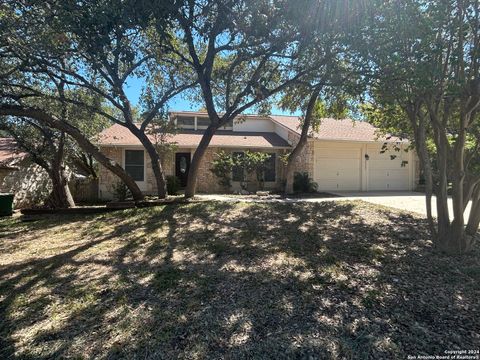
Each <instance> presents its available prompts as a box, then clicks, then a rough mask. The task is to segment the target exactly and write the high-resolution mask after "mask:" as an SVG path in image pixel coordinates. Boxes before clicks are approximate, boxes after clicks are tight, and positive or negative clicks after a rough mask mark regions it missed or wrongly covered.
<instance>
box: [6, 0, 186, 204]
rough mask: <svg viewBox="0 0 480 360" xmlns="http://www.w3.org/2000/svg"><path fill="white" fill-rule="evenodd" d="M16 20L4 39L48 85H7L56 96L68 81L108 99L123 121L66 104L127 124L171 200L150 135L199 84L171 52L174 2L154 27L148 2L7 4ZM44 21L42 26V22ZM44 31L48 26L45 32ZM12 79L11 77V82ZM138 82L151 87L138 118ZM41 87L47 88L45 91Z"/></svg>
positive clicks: (165, 4) (160, 10)
mask: <svg viewBox="0 0 480 360" xmlns="http://www.w3.org/2000/svg"><path fill="white" fill-rule="evenodd" d="M7 4H8V5H9V8H7V9H8V10H9V13H10V15H11V16H12V18H13V19H15V21H13V22H12V23H11V24H10V26H9V27H8V28H7V29H4V31H5V34H3V36H2V41H3V44H2V45H3V46H4V48H5V49H6V50H5V51H6V52H8V56H10V57H13V58H14V59H15V61H16V62H17V63H18V64H20V67H19V69H18V71H22V72H23V73H25V74H26V76H25V77H22V80H24V79H25V78H33V79H35V80H36V81H37V82H38V83H39V84H40V85H41V86H37V87H35V88H31V87H30V86H28V85H27V84H25V83H18V82H16V83H12V82H10V81H8V80H11V77H4V83H2V85H9V86H15V87H16V88H17V90H19V89H22V90H23V91H29V92H32V91H35V92H36V94H37V95H38V96H39V97H42V96H52V94H51V93H48V92H47V93H45V92H44V89H49V88H51V87H52V86H54V84H55V82H62V83H63V84H65V86H66V87H68V88H69V89H87V90H89V91H92V92H94V93H95V94H96V96H98V97H101V98H102V99H103V100H104V101H105V102H108V103H109V104H110V105H111V106H112V107H113V108H114V109H116V110H117V111H116V113H114V114H119V116H115V115H114V114H112V113H108V112H105V111H103V110H101V109H99V108H91V107H90V106H89V104H86V103H84V102H83V101H81V99H80V100H79V99H71V98H69V97H68V96H66V97H65V98H64V99H63V100H64V101H67V102H70V103H74V104H76V105H77V106H84V107H85V108H87V109H90V110H93V111H95V112H97V114H98V115H101V116H104V117H105V118H107V119H109V120H110V121H111V122H112V123H115V124H119V125H121V126H124V127H126V128H127V129H128V130H129V131H130V132H132V134H134V135H135V136H136V137H137V138H138V139H139V141H140V142H141V143H142V145H143V146H144V147H145V149H146V151H147V153H148V155H149V157H150V158H151V166H152V170H153V173H154V175H155V179H156V185H157V190H158V196H159V197H165V196H166V184H165V177H164V173H163V169H162V166H161V162H160V155H159V153H158V152H157V151H156V148H155V146H154V144H153V143H152V141H151V139H150V137H149V136H148V133H147V132H148V128H149V126H150V125H151V123H152V121H154V120H155V119H156V118H157V117H158V116H159V111H160V110H161V109H162V108H163V107H165V106H166V104H167V102H168V101H169V100H170V99H171V98H172V97H174V96H176V95H178V94H180V93H181V92H182V91H184V90H186V89H188V88H190V87H192V86H193V85H194V82H192V81H191V76H189V75H188V73H187V72H186V71H184V70H185V69H184V68H183V66H182V64H181V62H179V61H177V59H176V58H175V57H172V56H171V55H170V54H167V53H166V52H165V48H164V47H163V45H162V44H163V41H164V39H165V38H166V37H167V36H168V34H167V33H166V31H165V24H166V23H167V22H168V17H169V12H170V11H171V9H172V8H174V7H175V5H174V4H175V2H174V1H171V2H170V1H162V3H161V4H157V5H158V6H156V7H155V14H156V25H157V26H156V27H155V28H152V27H150V26H149V22H148V19H149V18H150V14H151V11H152V8H151V6H150V4H149V2H147V1H145V2H143V1H140V2H139V1H120V0H116V1H113V2H103V1H95V0H90V1H83V2H78V1H73V0H72V1H70V0H67V1H61V2H59V1H53V0H51V1H28V2H27V1H7ZM40 23H41V25H40ZM37 29H41V31H38V30H37ZM5 79H7V80H5ZM133 81H141V82H143V83H144V86H143V90H142V94H141V108H142V112H141V113H140V115H139V116H137V115H136V112H135V110H134V106H133V104H132V99H131V98H130V97H129V96H128V93H127V91H126V88H127V87H128V86H129V84H130V83H131V82H133ZM39 89H40V90H39Z"/></svg>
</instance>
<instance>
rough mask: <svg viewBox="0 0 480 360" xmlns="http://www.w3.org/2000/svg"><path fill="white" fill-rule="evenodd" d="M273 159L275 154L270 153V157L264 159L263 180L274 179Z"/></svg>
mask: <svg viewBox="0 0 480 360" xmlns="http://www.w3.org/2000/svg"><path fill="white" fill-rule="evenodd" d="M275 159H276V154H270V157H269V158H268V159H267V161H265V173H264V176H265V181H275V177H276V173H275Z"/></svg>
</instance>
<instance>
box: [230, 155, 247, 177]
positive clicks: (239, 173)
mask: <svg viewBox="0 0 480 360" xmlns="http://www.w3.org/2000/svg"><path fill="white" fill-rule="evenodd" d="M244 156H245V154H244V153H243V152H234V153H233V158H234V159H238V158H243V157H244ZM232 180H233V181H244V180H245V171H244V169H243V167H241V166H234V167H233V169H232Z"/></svg>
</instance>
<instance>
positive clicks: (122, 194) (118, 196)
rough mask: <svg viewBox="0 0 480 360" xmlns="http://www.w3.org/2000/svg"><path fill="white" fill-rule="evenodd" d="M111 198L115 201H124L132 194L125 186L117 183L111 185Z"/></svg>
mask: <svg viewBox="0 0 480 360" xmlns="http://www.w3.org/2000/svg"><path fill="white" fill-rule="evenodd" d="M112 193H113V198H114V199H115V200H117V201H125V200H126V199H127V198H128V197H130V196H131V195H132V194H131V192H130V190H129V189H128V187H127V185H125V184H124V183H123V182H121V181H119V182H117V183H115V184H114V185H113V189H112Z"/></svg>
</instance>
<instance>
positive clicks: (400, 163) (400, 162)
mask: <svg viewBox="0 0 480 360" xmlns="http://www.w3.org/2000/svg"><path fill="white" fill-rule="evenodd" d="M381 150H382V147H381V145H378V144H369V145H367V146H366V154H367V155H368V161H367V169H368V170H367V171H368V175H367V190H368V191H375V190H391V191H395V190H396V191H400V190H410V166H411V165H410V161H409V157H410V154H409V153H407V152H405V151H404V150H403V149H401V150H400V151H395V150H394V149H393V148H391V149H387V151H385V152H384V153H381Z"/></svg>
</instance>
